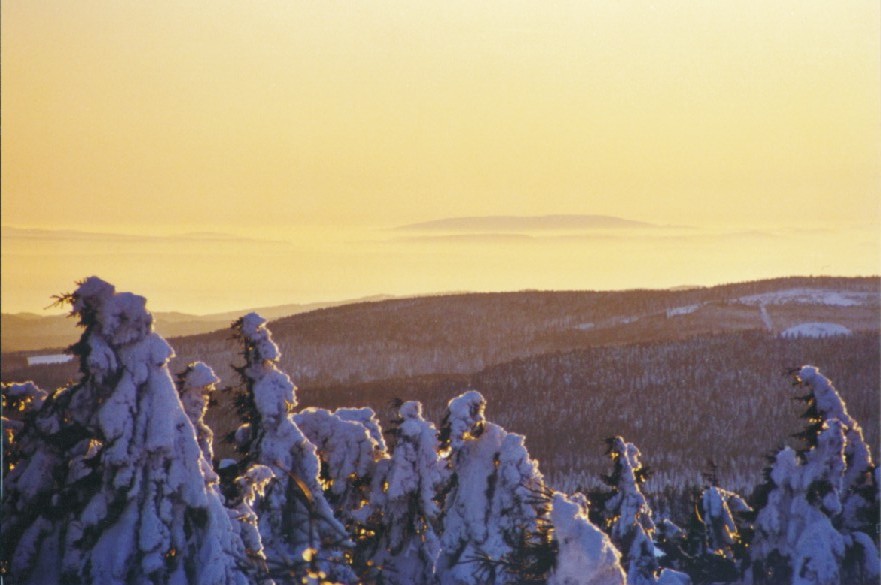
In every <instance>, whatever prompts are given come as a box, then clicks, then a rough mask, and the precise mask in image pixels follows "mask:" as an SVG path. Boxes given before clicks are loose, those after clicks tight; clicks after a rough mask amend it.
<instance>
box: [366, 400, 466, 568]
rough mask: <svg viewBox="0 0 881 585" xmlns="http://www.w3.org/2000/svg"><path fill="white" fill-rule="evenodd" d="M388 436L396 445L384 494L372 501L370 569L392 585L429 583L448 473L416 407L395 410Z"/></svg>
mask: <svg viewBox="0 0 881 585" xmlns="http://www.w3.org/2000/svg"><path fill="white" fill-rule="evenodd" d="M391 431H392V434H393V435H394V437H395V444H394V451H393V452H392V455H391V459H390V460H389V461H388V464H387V467H386V472H385V477H384V481H383V486H382V487H383V489H381V490H378V491H374V494H373V498H372V500H371V505H372V507H373V508H374V510H375V511H376V513H377V515H378V519H379V525H378V530H377V533H378V537H379V538H378V540H377V543H376V551H375V553H374V556H373V559H372V560H373V564H374V565H375V566H376V567H377V568H378V570H379V572H380V574H381V576H382V579H383V581H384V582H387V583H390V584H391V585H408V584H410V583H426V584H428V583H433V582H434V569H435V563H436V561H437V556H438V553H439V552H440V539H439V538H438V536H437V533H436V531H435V527H436V525H437V523H438V520H439V518H440V514H441V509H440V507H439V506H438V500H439V498H440V493H441V490H442V489H443V488H444V486H445V485H446V484H447V481H448V478H449V470H448V468H447V467H446V465H445V461H444V460H443V459H441V457H440V454H439V453H438V451H439V441H438V432H437V429H436V428H435V426H434V425H433V424H431V423H430V422H429V421H426V420H425V419H424V418H423V417H422V405H421V404H420V403H419V402H405V403H403V404H402V405H401V406H400V409H399V418H398V419H397V420H396V421H394V422H393V427H392V429H391Z"/></svg>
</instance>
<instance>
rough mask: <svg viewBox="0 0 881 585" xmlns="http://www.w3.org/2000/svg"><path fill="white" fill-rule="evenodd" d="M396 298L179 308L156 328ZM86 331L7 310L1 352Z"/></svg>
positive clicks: (204, 327)
mask: <svg viewBox="0 0 881 585" xmlns="http://www.w3.org/2000/svg"><path fill="white" fill-rule="evenodd" d="M392 298H395V297H393V296H390V295H373V296H368V297H363V298H360V299H353V300H345V301H334V302H321V303H305V304H290V305H278V306H273V307H258V308H253V309H241V310H238V311H226V312H223V313H212V314H208V315H191V314H188V313H180V312H177V311H168V312H165V311H156V312H154V313H153V319H154V327H155V328H156V331H157V332H158V333H159V334H160V335H162V336H163V337H180V336H183V335H198V334H202V333H209V332H211V331H217V330H218V329H226V328H228V327H229V325H230V323H231V322H232V321H235V320H236V319H238V318H239V317H241V316H242V315H244V314H246V313H249V312H251V311H256V312H258V313H260V314H261V315H263V316H264V317H266V318H267V319H280V318H282V317H288V316H290V315H297V314H300V313H305V312H308V311H314V310H317V309H324V308H328V307H336V306H339V305H347V304H351V303H359V302H377V301H383V300H388V299H392ZM81 334H82V332H81V331H80V329H79V328H78V327H77V326H76V321H74V320H73V319H71V318H69V317H67V316H66V315H49V316H43V315H38V314H36V313H3V314H2V315H0V348H2V349H0V351H2V353H6V352H13V351H31V350H37V349H50V348H51V349H60V348H65V347H67V346H69V345H71V344H72V343H74V342H75V341H76V340H77V339H79V336H80V335H81Z"/></svg>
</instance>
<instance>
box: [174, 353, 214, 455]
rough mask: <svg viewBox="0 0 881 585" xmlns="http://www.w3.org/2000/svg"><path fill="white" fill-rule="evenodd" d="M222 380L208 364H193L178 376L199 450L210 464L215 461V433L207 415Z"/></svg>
mask: <svg viewBox="0 0 881 585" xmlns="http://www.w3.org/2000/svg"><path fill="white" fill-rule="evenodd" d="M219 382H220V378H218V377H217V375H216V374H215V373H214V370H212V369H211V367H210V366H208V364H205V363H203V362H193V363H191V364H189V365H188V366H187V368H186V369H185V370H184V371H183V372H181V373H180V374H179V375H178V380H177V386H178V391H179V392H180V401H181V404H183V407H184V412H186V413H187V416H188V417H189V419H190V422H191V423H193V428H194V429H195V431H196V439H197V440H198V441H199V448H200V449H201V450H202V455H203V456H204V457H205V460H206V461H208V463H212V462H213V461H214V432H213V431H212V430H211V427H209V426H208V424H207V423H206V422H205V413H206V412H208V404H209V402H210V400H211V394H212V393H213V392H214V391H215V389H216V385H217V384H218V383H219Z"/></svg>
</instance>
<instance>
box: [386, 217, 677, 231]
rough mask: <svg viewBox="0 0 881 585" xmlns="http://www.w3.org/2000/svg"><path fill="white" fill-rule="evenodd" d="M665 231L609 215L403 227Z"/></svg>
mask: <svg viewBox="0 0 881 585" xmlns="http://www.w3.org/2000/svg"><path fill="white" fill-rule="evenodd" d="M659 227H664V226H660V225H658V224H652V223H648V222H644V221H636V220H632V219H624V218H621V217H613V216H610V215H530V216H516V215H490V216H485V217H449V218H444V219H435V220H431V221H424V222H420V223H411V224H408V225H402V226H399V227H397V228H395V229H396V230H401V231H463V232H517V231H547V230H551V231H552V230H595V229H650V228H659Z"/></svg>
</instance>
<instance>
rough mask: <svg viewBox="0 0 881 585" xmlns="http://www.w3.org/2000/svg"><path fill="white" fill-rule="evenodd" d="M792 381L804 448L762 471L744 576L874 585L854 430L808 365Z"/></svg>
mask: <svg viewBox="0 0 881 585" xmlns="http://www.w3.org/2000/svg"><path fill="white" fill-rule="evenodd" d="M796 383H797V384H798V385H800V386H806V387H807V388H808V390H809V393H808V395H807V396H805V397H804V398H803V400H804V401H805V402H806V403H807V404H808V409H807V411H806V413H805V415H804V417H805V418H806V419H807V421H808V424H807V427H806V429H805V430H804V431H803V432H802V433H799V435H798V436H799V437H800V438H802V439H803V440H804V441H805V443H806V448H804V449H802V450H800V451H798V452H796V451H794V450H792V449H790V448H789V447H787V448H784V449H783V450H782V451H780V452H779V453H778V454H777V456H776V458H775V460H774V463H773V465H772V466H771V468H770V469H769V470H768V478H767V483H766V485H765V486H763V489H762V490H761V491H760V493H761V496H762V497H761V501H759V502H758V508H759V509H758V513H757V515H756V520H755V534H754V537H753V540H752V546H751V551H752V552H751V555H750V556H751V561H752V571H751V578H752V580H753V582H754V583H757V584H764V583H767V584H770V583H779V582H785V581H787V580H791V581H792V582H793V583H799V584H808V583H810V584H812V585H832V584H838V583H844V582H846V583H850V584H857V583H874V582H876V581H877V578H878V576H879V573H881V563H879V555H878V549H877V543H876V542H875V541H874V540H873V536H872V535H870V533H869V532H868V531H866V530H865V527H866V524H867V518H866V517H867V516H869V518H871V513H870V510H872V509H873V508H872V507H873V505H874V502H875V501H876V498H877V495H876V493H877V492H876V490H877V486H876V484H875V479H874V472H875V467H874V464H873V463H872V460H871V454H870V452H869V449H868V445H867V444H866V443H865V441H864V440H863V438H862V432H861V430H860V427H859V425H858V424H857V422H856V421H855V420H853V418H851V417H850V415H849V414H848V413H847V409H846V407H845V405H844V401H843V400H842V399H841V397H840V395H839V394H838V392H837V391H835V389H834V387H833V386H832V384H831V383H830V382H829V380H828V379H826V378H825V377H823V376H822V375H821V374H820V373H819V371H818V370H817V369H816V368H814V367H812V366H805V367H803V368H801V369H800V370H799V371H798V375H797V379H796Z"/></svg>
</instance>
